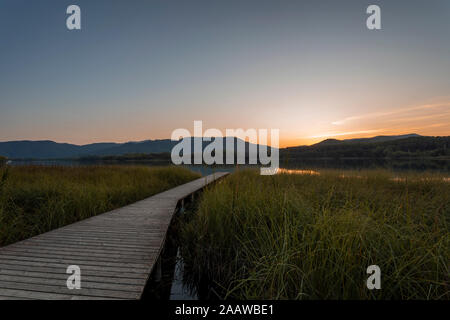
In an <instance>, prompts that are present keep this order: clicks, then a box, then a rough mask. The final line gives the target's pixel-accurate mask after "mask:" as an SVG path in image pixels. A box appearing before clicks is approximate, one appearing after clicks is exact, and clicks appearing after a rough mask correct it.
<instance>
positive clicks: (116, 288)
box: [0, 172, 227, 300]
mask: <svg viewBox="0 0 450 320" xmlns="http://www.w3.org/2000/svg"><path fill="white" fill-rule="evenodd" d="M226 174H227V173H223V172H221V173H215V174H213V175H209V176H207V177H203V178H200V179H197V180H194V181H192V182H189V183H186V184H184V185H181V186H178V187H175V188H173V189H170V190H168V191H165V192H162V193H159V194H157V195H155V196H152V197H150V198H147V199H144V200H141V201H139V202H136V203H133V204H131V205H129V206H126V207H123V208H119V209H116V210H113V211H110V212H107V213H103V214H100V215H98V216H94V217H92V218H89V219H86V220H83V221H80V222H76V223H73V224H71V225H68V226H65V227H62V228H59V229H56V230H53V231H50V232H47V233H44V234H41V235H38V236H36V237H33V238H30V239H27V240H24V241H20V242H17V243H15V244H12V245H9V246H6V247H3V248H0V300H2V299H58V300H62V299H83V300H84V299H88V300H91V299H95V300H98V299H100V300H104V299H139V298H140V297H141V295H142V293H143V290H144V287H145V284H146V283H147V280H148V278H149V276H150V274H151V272H152V270H153V268H154V266H155V265H156V263H157V261H158V258H159V255H160V252H161V250H162V248H163V246H164V241H165V237H166V232H167V230H168V227H169V224H170V222H171V220H172V217H173V215H174V213H175V212H176V208H177V205H178V204H179V202H180V201H184V199H185V198H187V197H189V196H190V195H192V194H193V193H195V192H196V191H198V190H201V189H202V188H203V187H205V186H206V185H207V184H209V183H211V182H213V181H215V180H217V179H219V178H222V177H223V176H225V175H226ZM69 265H77V266H79V267H80V269H81V289H71V290H70V289H68V288H67V284H66V281H67V279H68V277H69V276H70V274H67V273H66V271H67V267H68V266H69Z"/></svg>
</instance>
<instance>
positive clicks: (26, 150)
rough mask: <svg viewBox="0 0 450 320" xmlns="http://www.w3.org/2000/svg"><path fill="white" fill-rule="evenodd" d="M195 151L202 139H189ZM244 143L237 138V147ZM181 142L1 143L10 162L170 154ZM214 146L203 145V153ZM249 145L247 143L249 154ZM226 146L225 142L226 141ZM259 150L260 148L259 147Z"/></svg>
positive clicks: (2, 152)
mask: <svg viewBox="0 0 450 320" xmlns="http://www.w3.org/2000/svg"><path fill="white" fill-rule="evenodd" d="M188 139H189V140H190V143H191V150H192V153H193V151H194V140H195V139H200V138H188ZM238 141H241V142H243V141H242V140H240V139H237V138H235V140H234V145H235V150H236V149H237V142H238ZM178 143H179V141H173V140H170V139H162V140H145V141H140V142H127V143H94V144H87V145H82V146H79V145H74V144H68V143H57V142H54V141H9V142H0V155H2V156H5V157H7V158H9V159H67V158H89V157H91V158H99V157H108V156H123V155H128V154H140V155H142V154H150V153H170V152H171V151H172V148H173V147H174V146H175V145H176V144H178ZM208 144H210V142H208V141H203V142H202V150H203V149H204V148H205V147H206V146H207V145H208ZM249 145H250V144H249V143H248V142H245V148H246V152H248V150H249ZM224 146H225V139H224ZM256 148H258V145H257V146H256Z"/></svg>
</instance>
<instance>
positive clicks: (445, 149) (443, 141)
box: [0, 134, 450, 159]
mask: <svg viewBox="0 0 450 320" xmlns="http://www.w3.org/2000/svg"><path fill="white" fill-rule="evenodd" d="M189 139H190V140H191V146H193V143H194V140H195V139H199V138H195V139H194V138H189ZM237 141H238V139H236V138H235V149H236V144H237ZM240 141H241V142H242V140H240ZM177 143H178V141H172V140H170V139H162V140H146V141H140V142H127V143H94V144H88V145H83V146H79V145H74V144H68V143H57V142H54V141H10V142H0V155H1V156H6V157H8V158H10V159H68V158H71V159H74V158H87V157H93V158H95V157H110V156H123V155H130V154H135V155H140V157H142V155H143V154H156V153H170V152H171V150H172V148H173V147H174V146H175V145H176V144H177ZM209 143H210V142H203V143H202V145H203V147H202V148H205V147H206V146H207V145H208V144H209ZM249 145H250V144H249V143H248V142H246V143H245V146H246V152H248V150H249ZM257 148H258V146H257ZM192 150H193V147H192ZM280 155H281V157H294V158H391V157H450V137H426V136H420V135H417V134H407V135H397V136H377V137H373V138H362V139H346V140H337V139H327V140H324V141H322V142H319V143H317V144H314V145H311V146H299V147H290V148H285V149H280Z"/></svg>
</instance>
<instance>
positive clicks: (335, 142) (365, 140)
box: [315, 133, 421, 145]
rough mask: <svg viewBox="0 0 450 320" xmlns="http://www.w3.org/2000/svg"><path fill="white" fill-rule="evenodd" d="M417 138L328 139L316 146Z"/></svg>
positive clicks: (407, 135)
mask: <svg viewBox="0 0 450 320" xmlns="http://www.w3.org/2000/svg"><path fill="white" fill-rule="evenodd" d="M416 137H421V136H420V135H418V134H415V133H411V134H403V135H397V136H376V137H372V138H358V139H344V140H337V139H326V140H323V141H321V142H319V143H316V144H315V145H336V144H343V143H375V142H385V141H394V140H401V139H407V138H416Z"/></svg>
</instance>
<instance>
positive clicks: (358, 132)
mask: <svg viewBox="0 0 450 320" xmlns="http://www.w3.org/2000/svg"><path fill="white" fill-rule="evenodd" d="M380 131H382V130H381V129H376V130H359V131H349V132H328V133H324V134H319V135H314V136H310V137H309V138H311V139H315V138H326V137H338V136H349V135H357V134H366V133H374V132H380Z"/></svg>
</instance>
